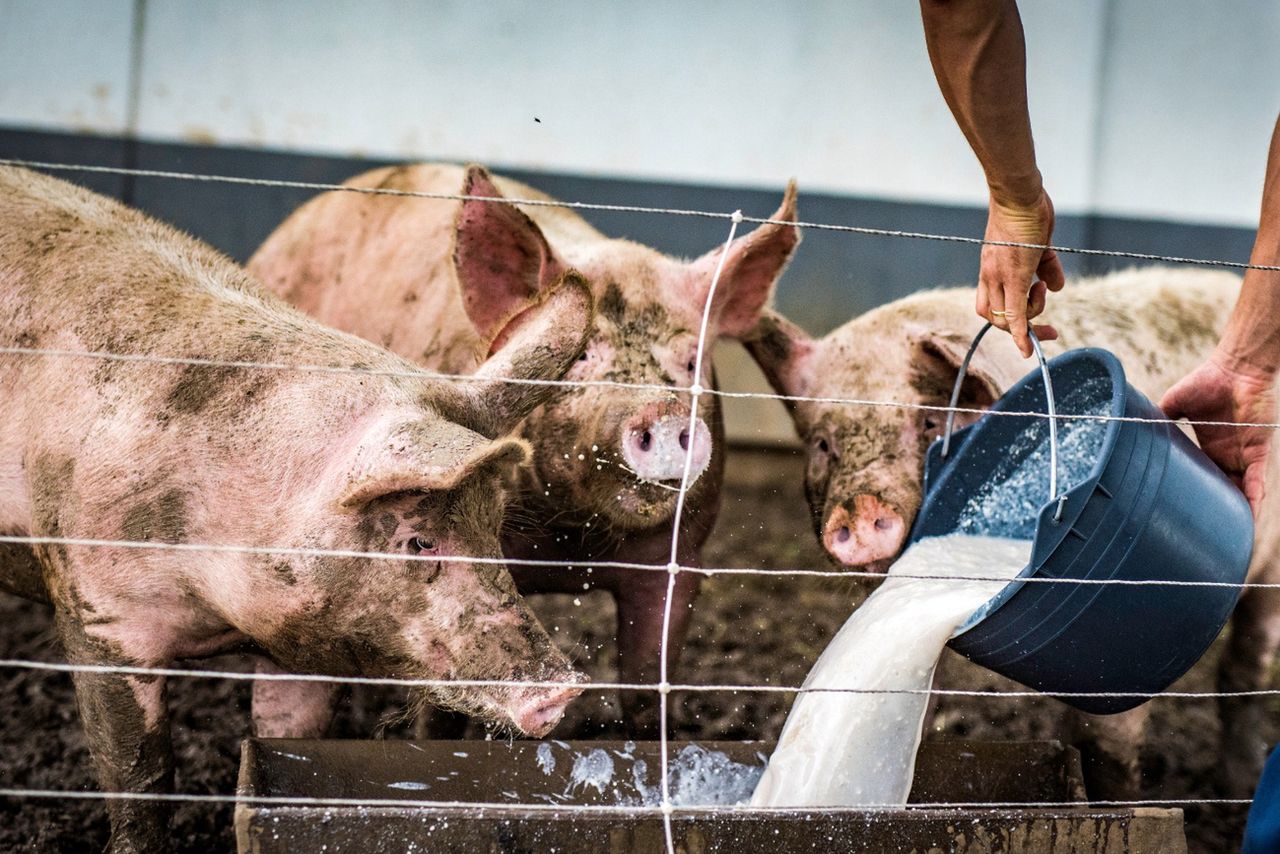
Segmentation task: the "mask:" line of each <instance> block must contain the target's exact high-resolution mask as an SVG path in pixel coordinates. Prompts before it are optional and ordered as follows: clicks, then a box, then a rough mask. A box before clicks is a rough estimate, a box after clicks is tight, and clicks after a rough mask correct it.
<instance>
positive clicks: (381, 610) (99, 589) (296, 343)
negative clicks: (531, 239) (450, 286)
mask: <svg viewBox="0 0 1280 854" xmlns="http://www.w3.org/2000/svg"><path fill="white" fill-rule="evenodd" d="M0 202H2V203H0V259H2V260H0V346H4V347H8V348H16V347H21V348H44V349H52V350H62V351H95V352H100V351H106V352H112V353H125V354H136V355H139V356H156V357H178V358H181V359H187V360H200V361H205V362H208V361H213V362H217V363H221V364H192V363H190V361H188V362H187V363H185V364H184V363H173V362H169V363H155V362H151V363H147V362H144V361H137V360H133V361H125V360H106V359H101V358H89V357H79V358H68V357H65V356H52V355H35V354H21V353H12V352H11V353H7V354H4V355H0V400H3V401H4V404H5V405H4V411H3V417H2V418H3V420H0V532H2V533H3V534H5V535H7V536H9V537H27V536H32V537H38V538H54V540H55V541H54V542H50V543H41V544H38V545H36V547H35V549H34V552H33V551H32V550H31V549H29V548H28V546H27V545H25V544H22V543H20V542H19V543H15V542H13V541H12V540H11V541H10V542H9V544H8V545H6V546H4V549H3V551H0V587H3V588H4V589H5V590H8V591H12V592H15V593H18V594H20V595H23V596H26V597H29V598H32V599H35V600H39V601H44V602H48V603H50V604H51V605H52V606H53V611H54V616H55V621H56V625H57V630H58V633H59V635H60V637H61V640H62V643H63V645H64V647H65V650H66V655H67V657H68V659H70V661H72V662H73V663H77V664H82V665H129V666H141V667H164V666H167V665H170V663H171V662H173V661H174V660H175V659H185V658H197V657H203V656H208V655H212V654H216V653H220V652H225V651H234V650H246V651H249V652H251V653H254V654H257V655H259V656H261V657H262V658H263V660H264V661H267V662H269V664H268V665H267V667H268V669H273V670H284V671H289V672H305V673H318V674H329V675H334V676H355V675H370V676H384V677H403V678H420V679H471V680H523V681H551V682H555V683H560V684H559V685H557V686H555V687H550V688H524V687H516V686H511V687H506V686H498V687H488V688H470V687H467V688H457V689H454V690H447V691H433V692H431V694H430V696H429V698H430V699H432V700H435V701H438V702H442V703H446V704H448V705H451V706H454V707H456V708H460V709H464V710H466V711H467V712H469V713H472V714H475V715H478V716H481V717H483V718H485V719H487V720H489V721H492V722H495V723H499V724H505V725H507V726H509V727H512V728H514V729H518V730H520V731H523V732H526V733H530V734H535V735H540V734H544V733H546V732H547V731H548V730H549V729H550V728H551V727H552V726H553V725H554V724H555V723H556V722H557V721H558V720H559V718H560V716H561V714H562V713H563V711H564V708H565V706H566V704H567V703H568V702H569V701H570V700H571V699H572V698H573V697H574V696H576V695H577V694H578V693H580V691H581V688H580V687H576V683H578V682H580V681H582V680H581V678H580V676H579V674H577V673H576V672H575V671H574V670H573V669H572V668H571V667H570V665H569V663H568V662H567V661H566V660H565V658H564V657H563V656H562V655H560V654H559V653H558V652H557V651H556V650H555V648H554V646H553V645H552V644H551V642H550V639H549V637H548V636H547V634H546V632H545V631H544V630H543V628H542V627H541V625H539V623H538V622H537V620H536V619H535V618H534V617H533V615H532V613H531V612H530V611H529V610H528V608H527V606H526V604H525V603H524V601H523V600H522V599H521V598H520V597H519V595H518V594H517V592H516V588H515V585H514V583H513V581H512V579H511V576H510V575H509V574H508V572H507V570H506V569H505V567H504V566H503V564H502V562H501V560H502V559H501V549H500V543H499V529H500V525H501V519H502V514H503V486H502V484H503V482H504V481H505V480H507V479H509V478H510V476H511V474H510V470H511V469H512V467H513V466H515V465H517V464H520V463H522V462H523V461H524V460H525V459H526V458H527V455H528V453H529V452H528V446H527V444H526V443H525V442H524V441H523V440H520V439H517V438H511V437H509V436H507V435H506V434H507V433H508V432H509V431H511V430H512V428H514V427H515V426H516V424H517V423H518V422H519V421H520V420H521V419H522V418H523V417H524V416H525V415H526V414H527V413H528V412H530V411H531V410H532V409H533V408H534V407H535V406H537V405H538V404H539V403H541V402H542V401H543V399H544V398H545V397H546V394H547V390H546V388H545V387H543V386H538V385H513V384H509V383H503V382H496V381H494V380H493V379H492V378H493V377H506V376H515V377H522V378H528V379H533V380H540V379H553V378H556V377H558V376H560V375H561V374H562V373H563V371H564V370H565V369H566V368H567V367H568V366H569V365H570V364H572V363H573V362H574V361H575V360H576V359H577V357H578V354H579V353H581V352H582V348H583V346H584V345H585V340H586V335H587V332H588V329H589V326H590V317H591V296H590V292H589V290H588V289H587V288H586V286H585V284H584V283H583V281H582V280H581V278H580V277H578V276H577V275H576V274H574V273H572V272H564V273H561V274H558V275H557V279H556V282H555V283H552V284H550V285H549V286H548V287H547V288H545V289H544V290H543V291H541V292H540V294H539V296H540V298H541V301H540V303H539V304H538V305H537V306H536V307H534V308H531V309H530V310H529V311H527V312H525V314H524V315H523V316H522V317H521V318H520V319H518V320H516V321H514V322H513V323H511V324H508V325H507V326H506V327H505V328H504V329H503V332H502V336H503V344H502V346H500V347H499V348H497V349H496V350H495V351H494V353H493V354H492V355H491V356H490V358H489V359H488V360H487V361H486V362H484V363H483V364H482V365H480V366H479V368H478V369H477V374H478V375H479V377H480V379H479V380H478V381H477V382H474V383H471V384H469V385H468V386H467V387H465V388H459V387H455V386H453V385H451V384H448V383H443V382H440V381H438V380H431V379H427V378H425V377H423V375H422V373H421V370H420V369H418V368H415V367H414V366H412V365H410V364H409V363H408V362H406V361H404V360H402V359H400V358H398V357H395V356H393V355H392V354H390V353H388V352H386V351H385V350H382V349H381V348H379V347H377V346H375V345H373V344H370V343H369V342H367V341H363V340H360V339H358V338H355V337H353V336H349V335H346V334H343V333H340V332H337V331H334V330H330V329H327V328H325V327H323V326H321V325H320V324H319V323H317V322H316V321H315V320H313V319H311V318H309V317H306V316H305V315H303V314H301V313H300V312H298V311H296V310H295V309H293V308H291V307H289V306H287V305H286V304H285V303H283V302H282V301H280V300H278V299H277V298H276V297H274V296H272V295H270V294H269V293H267V292H266V291H265V290H263V289H262V288H261V287H260V285H258V283H257V282H255V281H254V280H252V279H251V278H250V277H249V276H248V275H246V274H245V273H244V272H243V271H241V270H240V269H238V268H237V267H236V266H235V265H233V264H232V263H231V262H229V261H228V260H226V259H225V258H223V257H222V256H220V255H219V254H217V253H216V252H214V251H213V250H212V249H209V248H208V247H206V246H204V245H203V244H201V243H199V242H197V241H195V240H193V239H191V238H188V237H186V236H184V235H182V234H179V233H178V232H177V231H175V230H173V229H171V228H169V227H167V226H164V225H162V224H160V223H157V222H154V221H152V220H150V219H148V218H146V217H145V216H143V215H141V214H139V213H137V212H135V211H132V210H130V209H128V208H125V207H124V206H122V205H119V204H117V203H116V202H114V201H111V200H109V199H106V198H103V197H101V196H98V195H95V194H93V193H90V192H88V191H85V190H83V189H80V188H78V187H76V186H74V185H72V184H68V183H65V182H62V181H58V180H55V179H53V178H49V177H46V176H43V175H40V174H37V173H33V172H27V171H23V170H19V169H13V168H0ZM228 361H232V362H245V361H251V362H271V363H276V364H290V365H305V366H318V367H321V368H335V369H345V368H355V369H357V370H360V369H367V371H370V372H372V373H359V374H350V373H349V374H347V375H342V376H338V375H335V373H334V372H323V371H320V370H311V371H306V370H266V369H246V368H237V367H233V366H228V365H226V364H225V363H226V362H228ZM68 539H70V540H76V541H83V540H96V541H114V544H111V545H92V544H84V543H79V544H76V543H72V542H59V541H60V540H68ZM118 541H134V542H140V543H144V544H146V545H148V546H152V547H151V548H139V547H128V546H124V545H120V544H119V542H118ZM163 544H211V545H213V546H230V547H232V548H230V549H223V550H201V549H199V548H195V549H191V550H177V549H171V548H164V547H163ZM156 546H159V547H156ZM244 547H249V550H248V551H246V550H244ZM295 547H300V550H297V551H279V550H278V549H280V548H285V549H293V548H295ZM255 548H256V551H255V550H254V549H255ZM267 549H277V550H276V551H274V552H268V551H266V550H267ZM334 552H336V553H334ZM369 552H384V553H389V554H390V555H391V558H390V559H388V558H372V557H368V556H367V553H369ZM361 555H366V556H361ZM477 561H478V562H477ZM258 684H259V688H260V689H261V690H260V691H258V692H256V696H255V698H254V699H255V711H256V712H257V713H258V717H259V721H260V723H261V724H262V729H263V730H265V732H266V733H267V734H272V733H273V732H278V731H290V732H293V733H295V734H307V733H308V732H310V733H311V734H318V729H320V728H322V727H323V724H324V723H325V721H327V717H328V715H329V714H330V710H329V709H328V708H327V707H326V708H316V707H314V706H311V707H308V706H304V705H302V704H301V703H300V702H299V701H298V697H297V696H294V695H293V693H292V692H291V690H290V687H289V686H290V685H296V684H297V683H287V684H284V685H283V686H282V684H281V683H266V682H260V683H258ZM75 686H76V696H77V702H78V705H79V708H80V715H81V720H82V721H83V723H84V726H85V730H86V732H87V735H88V741H89V745H90V749H91V752H92V754H93V758H94V762H95V764H96V767H97V772H98V779H99V781H100V784H101V786H102V788H103V789H106V790H111V791H125V792H141V793H161V792H167V791H169V790H170V789H171V788H172V783H173V759H172V755H171V750H170V744H169V735H168V726H167V721H166V705H165V680H164V679H162V678H157V677H153V676H147V675H141V676H138V675H121V674H116V673H109V672H107V673H102V672H80V673H77V674H76V675H75ZM418 699H424V698H418ZM110 814H111V825H112V847H113V850H116V851H142V850H146V851H155V850H162V849H164V848H166V847H168V846H167V840H166V837H165V832H164V827H165V822H166V819H167V813H166V810H165V809H164V807H163V806H162V805H161V803H160V802H158V801H155V800H150V801H149V800H128V801H125V800H112V801H110Z"/></svg>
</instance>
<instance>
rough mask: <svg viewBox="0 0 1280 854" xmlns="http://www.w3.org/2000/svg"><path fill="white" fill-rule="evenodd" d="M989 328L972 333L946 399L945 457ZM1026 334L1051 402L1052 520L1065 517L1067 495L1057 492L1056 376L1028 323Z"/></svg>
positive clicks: (943, 453)
mask: <svg viewBox="0 0 1280 854" xmlns="http://www.w3.org/2000/svg"><path fill="white" fill-rule="evenodd" d="M990 329H991V322H990V321H987V323H985V324H984V325H983V327H982V329H980V330H978V334H977V335H975V336H973V343H972V344H970V345H969V352H967V353H965V354H964V361H963V362H961V363H960V373H959V374H958V375H957V376H956V384H955V385H954V386H952V388H951V400H950V401H949V402H948V403H947V426H946V430H945V431H943V434H942V449H941V453H940V456H941V458H942V459H944V460H945V459H946V458H947V454H948V453H949V452H950V450H951V431H952V430H953V429H954V427H955V423H956V403H957V402H959V400H960V387H961V386H963V385H964V378H965V375H966V374H968V372H969V362H970V361H971V360H972V359H973V354H974V353H976V352H977V350H978V345H979V344H981V343H982V337H983V336H984V335H986V334H987V332H988V331H989V330H990ZM1027 335H1028V336H1030V338H1031V349H1032V350H1034V351H1035V354H1036V361H1037V362H1039V363H1040V377H1041V379H1043V380H1044V399H1045V401H1047V403H1048V416H1049V501H1050V503H1052V502H1054V501H1057V502H1058V506H1057V507H1056V508H1055V509H1054V513H1053V521H1054V522H1059V521H1061V519H1062V511H1063V510H1064V509H1065V507H1066V503H1067V497H1066V496H1065V495H1059V494H1058V418H1057V415H1058V411H1057V407H1056V406H1055V405H1054V402H1053V380H1052V379H1051V378H1050V377H1049V365H1048V363H1047V362H1046V361H1045V358H1044V350H1043V349H1041V347H1040V339H1039V338H1037V337H1036V333H1035V330H1033V329H1032V328H1031V327H1030V325H1028V326H1027Z"/></svg>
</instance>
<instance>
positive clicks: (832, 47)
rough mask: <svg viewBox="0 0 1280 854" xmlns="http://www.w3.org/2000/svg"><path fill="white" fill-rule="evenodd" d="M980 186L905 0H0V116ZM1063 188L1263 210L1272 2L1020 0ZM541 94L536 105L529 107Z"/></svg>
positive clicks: (860, 185) (151, 134)
mask: <svg viewBox="0 0 1280 854" xmlns="http://www.w3.org/2000/svg"><path fill="white" fill-rule="evenodd" d="M138 8H142V9H145V19H144V21H143V25H144V26H143V27H142V31H143V37H142V44H141V53H140V59H141V62H140V69H141V70H140V75H141V76H140V79H139V81H138V83H139V87H138V92H137V94H138V115H137V125H136V128H135V130H136V131H137V133H138V134H140V135H141V136H143V137H146V138H151V139H159V140H175V141H183V140H186V141H197V142H216V143H222V144H228V145H251V146H265V147H271V148H286V149H301V150H312V151H321V152H332V153H341V154H366V155H380V156H394V157H405V158H409V157H415V156H430V157H445V158H458V159H476V160H481V161H487V162H493V163H500V164H504V165H508V166H519V167H528V168H534V169H546V170H555V171H561V172H574V173H582V174H593V175H619V176H630V177H651V178H661V179H675V180H678V181H688V182H697V183H711V184H723V185H742V186H769V187H773V186H777V185H779V184H781V183H782V182H783V181H784V180H785V179H786V178H787V177H790V176H792V175H795V176H797V177H799V178H800V180H801V182H802V185H803V186H804V187H806V188H808V189H809V190H811V191H813V190H826V191H833V192H840V193H849V194H855V195H862V196H873V197H884V198H892V199H903V200H920V201H930V202H946V203H963V204H978V203H981V201H982V199H983V193H982V191H983V185H982V181H981V177H980V174H979V172H978V169H977V166H976V164H975V162H974V160H973V157H972V155H971V154H970V152H969V151H968V148H967V146H966V145H965V143H964V140H963V138H962V137H961V136H960V134H959V132H958V131H957V130H956V128H955V126H954V123H953V122H952V120H951V118H950V115H949V114H948V113H947V111H946V107H945V105H944V104H943V102H942V99H941V97H940V96H939V94H938V92H937V87H936V85H935V84H934V82H933V78H932V74H931V72H930V69H929V64H928V59H927V56H926V54H925V49H924V44H923V37H922V35H921V33H920V24H919V12H918V9H917V7H916V4H915V3H911V2H908V0H892V1H891V2H886V0H856V2H855V1H854V0H814V1H813V2H807V3H791V4H785V3H776V2H768V0H737V2H729V0H704V2H700V3H689V2H677V0H653V2H646V3H630V2H628V3H622V2H615V3H607V2H604V3H602V2H598V0H595V2H593V0H560V2H548V3H528V2H523V0H488V2H484V3H464V2H431V3H418V2H408V0H364V2H360V3H324V2H303V0H276V2H252V3H250V2H243V0H201V2H196V0H152V2H149V3H145V4H140V3H134V2H130V0H56V2H47V1H46V0H0V124H5V125H10V126H24V127H41V128H53V129H63V130H92V131H96V132H100V133H108V134H113V133H119V132H121V130H122V129H123V128H124V127H125V122H126V114H127V93H128V90H129V55H130V45H131V32H132V29H133V20H132V18H133V14H134V11H135V9H138ZM1022 11H1023V16H1024V19H1025V24H1026V30H1027V40H1028V52H1029V56H1030V61H1029V77H1030V89H1031V92H1032V114H1033V122H1034V126H1035V131H1036V139H1037V145H1038V149H1039V152H1040V156H1041V161H1042V169H1043V171H1044V172H1045V174H1046V176H1047V177H1048V180H1049V182H1050V186H1051V189H1052V191H1053V193H1054V195H1055V200H1056V201H1057V202H1058V205H1059V207H1060V209H1062V210H1063V211H1064V212H1090V211H1097V212H1102V213H1121V214H1135V215H1141V216H1148V217H1155V218H1168V219H1175V220H1183V221H1191V222H1208V223H1222V224H1237V225H1248V224H1251V223H1252V222H1254V221H1255V220H1256V215H1257V214H1256V207H1257V200H1258V184H1259V182H1260V180H1261V175H1262V167H1263V158H1264V156H1265V150H1266V141H1267V135H1268V133H1269V130H1270V127H1271V124H1272V122H1273V121H1274V118H1275V115H1276V111H1277V108H1278V107H1280V94H1278V91H1277V87H1276V86H1275V83H1274V81H1275V80H1276V79H1277V72H1280V53H1278V52H1277V51H1275V50H1274V45H1275V44H1276V43H1277V37H1278V36H1280V7H1277V6H1276V5H1275V4H1273V3H1270V2H1268V0H1237V2H1233V3H1231V4H1217V3H1204V2H1200V0H1168V2H1161V3H1151V2H1149V0H1076V2H1072V3H1059V2H1053V1H1052V0H1024V2H1023V4H1022ZM535 117H536V118H538V119H540V120H541V121H540V122H535V121H534V119H535Z"/></svg>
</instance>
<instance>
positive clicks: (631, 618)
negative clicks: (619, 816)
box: [614, 562, 702, 738]
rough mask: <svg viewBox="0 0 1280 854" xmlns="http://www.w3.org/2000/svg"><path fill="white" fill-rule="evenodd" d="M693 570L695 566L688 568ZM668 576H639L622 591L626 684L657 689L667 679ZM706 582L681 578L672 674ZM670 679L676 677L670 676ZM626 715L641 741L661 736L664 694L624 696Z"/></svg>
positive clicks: (621, 658) (621, 661) (671, 637)
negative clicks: (664, 622) (663, 676)
mask: <svg viewBox="0 0 1280 854" xmlns="http://www.w3.org/2000/svg"><path fill="white" fill-rule="evenodd" d="M684 565H685V566H688V565H689V563H687V562H686V563H685V564H684ZM667 578H668V576H667V573H665V572H648V571H639V570H637V571H634V572H633V574H632V575H630V576H629V577H627V578H625V579H624V580H623V582H622V583H621V584H619V585H618V588H617V590H616V591H615V593H614V598H615V599H616V600H617V605H618V678H619V681H621V682H633V683H646V684H657V683H658V681H659V679H660V678H661V669H660V664H659V662H660V660H661V655H662V616H663V605H664V603H665V601H666V597H667ZM701 583H702V576H700V575H698V574H696V573H692V572H681V573H679V574H678V575H677V576H676V581H675V588H674V589H673V591H672V598H671V625H670V631H669V633H668V638H667V668H668V674H671V673H673V672H674V670H675V665H676V663H677V662H678V661H679V660H680V650H681V648H682V646H683V645H684V636H685V632H686V631H687V630H688V628H689V617H690V615H691V614H692V613H693V610H692V609H693V600H694V599H695V598H696V597H697V595H698V588H699V587H700V586H701ZM668 679H670V675H669V676H668ZM622 711H623V716H624V718H625V720H626V721H627V723H628V725H629V727H630V729H631V731H632V734H633V735H635V736H637V737H639V738H656V737H657V735H658V715H659V704H658V692H657V691H653V690H649V691H623V692H622Z"/></svg>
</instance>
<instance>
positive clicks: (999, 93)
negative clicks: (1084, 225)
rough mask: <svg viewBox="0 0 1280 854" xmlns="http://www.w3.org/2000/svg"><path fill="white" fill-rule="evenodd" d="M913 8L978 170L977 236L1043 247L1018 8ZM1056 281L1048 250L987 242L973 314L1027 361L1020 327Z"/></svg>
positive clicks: (971, 2) (1045, 217)
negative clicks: (982, 213)
mask: <svg viewBox="0 0 1280 854" xmlns="http://www.w3.org/2000/svg"><path fill="white" fill-rule="evenodd" d="M920 11H921V16H922V18H923V21H924V32H925V42H926V44H927V45H928V48H929V60H930V62H932V64H933V70H934V74H935V76H936V77H937V78H938V87H939V88H940V89H941V90H942V96H943V98H944V99H945V100H946V102H947V106H948V107H950V108H951V113H952V115H953V116H955V119H956V123H957V124H958V125H959V126H960V130H961V131H962V132H963V133H964V135H965V138H966V139H967V140H968V141H969V145H970V146H971V147H972V148H973V151H974V154H976V155H977V157H978V162H979V163H980V164H981V165H982V169H983V172H984V173H985V174H986V180H987V189H988V194H989V212H988V217H987V228H986V233H985V235H984V240H987V241H997V242H1012V243H1033V244H1036V245H1048V243H1049V240H1050V238H1051V237H1052V235H1053V203H1052V201H1050V199H1049V195H1048V193H1046V192H1045V189H1044V185H1043V183H1042V182H1041V177H1040V170H1039V169H1038V168H1037V167H1036V155H1035V145H1034V144H1033V142H1032V137H1031V118H1030V114H1029V113H1028V110H1027V82H1026V45H1025V43H1024V41H1023V34H1022V20H1021V18H1020V17H1019V16H1018V6H1017V3H1016V2H1015V0H920ZM1033 282H1034V284H1033ZM1063 284H1064V278H1063V272H1062V264H1061V262H1059V260H1058V257H1057V254H1056V253H1055V252H1054V251H1053V250H1052V249H1049V250H1041V249H1026V248H1022V247H1013V246H994V245H990V244H989V243H988V244H986V245H984V246H983V247H982V257H981V263H980V271H979V275H978V294H977V305H976V308H977V312H978V314H979V315H981V316H982V317H985V318H986V319H987V320H990V321H992V323H993V324H994V325H996V326H998V327H1000V328H1001V329H1007V330H1009V331H1010V332H1011V333H1012V334H1013V337H1014V341H1015V342H1016V343H1017V345H1018V349H1019V350H1021V351H1022V354H1023V355H1024V356H1030V355H1031V342H1030V340H1029V339H1028V337H1027V331H1026V330H1027V324H1028V321H1029V319H1030V318H1032V317H1036V316H1037V315H1039V314H1040V313H1041V312H1042V311H1043V310H1044V304H1045V295H1046V289H1047V290H1053V291H1057V290H1061V289H1062V286H1063ZM993 310H995V311H997V312H1001V314H992V311H993ZM1004 312H1007V315H1004V314H1003V313H1004ZM1036 333H1037V334H1039V335H1040V336H1041V337H1043V338H1053V337H1056V334H1057V333H1056V332H1055V331H1054V330H1053V328H1052V327H1050V326H1037V327H1036Z"/></svg>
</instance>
